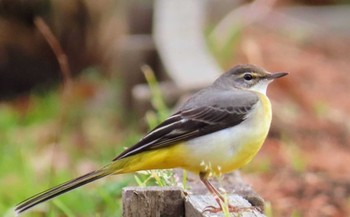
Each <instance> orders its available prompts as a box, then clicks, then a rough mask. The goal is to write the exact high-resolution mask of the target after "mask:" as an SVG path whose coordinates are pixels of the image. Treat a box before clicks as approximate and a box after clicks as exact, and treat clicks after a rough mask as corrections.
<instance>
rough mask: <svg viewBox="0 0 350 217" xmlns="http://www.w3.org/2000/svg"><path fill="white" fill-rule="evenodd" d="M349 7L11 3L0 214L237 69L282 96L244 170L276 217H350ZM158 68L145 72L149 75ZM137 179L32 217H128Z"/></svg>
mask: <svg viewBox="0 0 350 217" xmlns="http://www.w3.org/2000/svg"><path fill="white" fill-rule="evenodd" d="M348 3H349V2H348V1H346V0H309V1H307V0H280V1H277V0H256V1H244V0H222V1H217V0H205V1H199V0H186V1H184V0H179V1H169V0H153V1H152V0H130V1H127V0H104V1H93V0H72V1H58V0H33V1H21V0H0V153H1V156H0V186H2V187H1V188H0V214H5V215H7V214H9V212H10V209H11V208H12V207H13V206H14V205H15V204H17V203H18V202H20V201H21V200H23V199H25V198H27V197H28V196H31V195H33V194H35V193H38V192H40V191H42V190H44V189H46V188H48V187H51V186H53V185H55V184H58V183H60V182H63V181H66V180H68V179H71V178H73V177H76V176H77V175H81V174H83V173H86V172H88V171H90V170H93V169H96V168H99V167H100V166H102V165H104V164H105V163H107V162H109V161H110V160H111V159H113V158H114V157H115V156H116V155H117V154H118V153H120V152H121V151H122V150H124V148H125V147H127V146H130V145H132V144H133V143H135V142H136V141H138V140H139V139H140V137H141V136H142V135H143V133H144V132H145V131H147V130H148V129H149V127H152V126H154V125H155V124H156V123H157V122H159V121H161V120H163V119H164V118H165V117H166V115H168V114H169V112H170V113H171V109H172V108H173V107H174V106H175V105H176V103H177V102H178V101H181V98H182V97H183V96H185V95H187V94H189V93H191V92H193V91H195V90H197V89H199V88H201V87H204V86H206V85H208V84H210V82H211V81H213V79H214V78H216V77H217V76H218V75H219V74H220V73H223V72H224V71H225V70H227V69H229V68H230V67H232V66H234V65H236V64H241V63H251V64H255V65H259V66H262V67H264V68H265V69H267V70H269V71H271V72H275V71H285V72H289V73H290V74H289V76H288V77H286V78H284V79H281V80H279V81H277V82H275V83H273V84H272V85H271V86H270V88H269V90H268V94H269V96H270V99H271V101H272V104H273V110H274V111H273V121H272V127H271V131H270V134H269V137H268V139H267V141H266V142H265V145H264V146H263V148H262V150H261V151H260V153H259V154H258V156H257V157H256V158H255V159H254V160H253V162H252V163H250V164H249V165H248V166H246V167H244V168H242V171H241V175H242V177H243V179H244V181H245V182H247V183H248V184H250V185H252V187H253V188H254V190H255V191H256V192H257V193H258V194H260V195H261V196H262V197H263V198H264V199H265V200H266V205H267V207H268V208H267V215H268V216H295V217H297V216H308V217H309V216H310V217H312V216H349V215H350V167H349V163H350V141H349V133H350V124H349V123H350V116H349V111H350V100H348V97H349V95H348V90H349V88H348V87H349V85H350V74H349V73H350V70H349V69H350V57H349V56H350V22H349V20H350V5H349V4H348ZM146 65H147V67H146ZM127 185H137V180H136V181H135V178H134V176H133V175H122V176H116V177H110V178H106V179H104V180H101V181H99V182H96V183H93V184H90V185H88V186H86V187H84V188H81V189H79V190H76V191H75V192H73V193H69V194H67V195H64V196H62V197H60V198H58V199H56V200H53V201H52V202H51V203H47V204H46V205H43V206H39V207H38V208H37V209H35V210H34V211H33V212H31V213H28V215H27V216H119V215H120V213H121V204H120V200H121V189H122V187H124V186H127Z"/></svg>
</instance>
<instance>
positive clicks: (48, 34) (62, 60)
mask: <svg viewBox="0 0 350 217" xmlns="http://www.w3.org/2000/svg"><path fill="white" fill-rule="evenodd" d="M34 24H35V26H36V28H37V29H38V30H39V32H40V33H41V34H42V35H43V37H44V38H45V40H46V41H47V43H48V44H49V45H50V47H51V49H52V51H53V52H54V54H55V55H56V58H57V61H58V64H59V67H60V69H61V73H62V77H63V85H64V88H65V89H70V87H71V84H72V76H71V71H70V67H69V64H68V58H67V55H66V54H65V53H64V52H63V49H62V47H61V45H60V43H59V42H58V40H57V38H56V37H55V35H54V34H53V33H52V31H51V30H50V28H49V26H48V25H47V24H46V23H45V21H44V20H43V19H42V18H41V17H35V18H34Z"/></svg>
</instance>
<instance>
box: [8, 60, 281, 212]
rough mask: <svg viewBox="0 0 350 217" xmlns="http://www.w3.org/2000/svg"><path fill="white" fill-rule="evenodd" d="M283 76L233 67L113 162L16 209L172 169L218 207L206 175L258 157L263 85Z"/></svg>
mask: <svg viewBox="0 0 350 217" xmlns="http://www.w3.org/2000/svg"><path fill="white" fill-rule="evenodd" d="M285 75H287V73H284V72H279V73H274V74H271V73H269V72H267V71H265V70H264V69H262V68H258V67H256V66H253V65H238V66H236V67H234V68H232V69H231V70H229V71H228V72H226V73H225V74H223V75H221V76H220V77H219V78H218V79H217V80H215V81H214V83H213V84H212V85H211V86H209V87H207V88H204V89H202V90H200V91H199V92H198V93H196V94H194V95H193V96H192V97H191V98H189V99H188V100H187V101H186V102H185V103H184V104H183V105H182V106H181V107H180V108H179V109H178V110H177V112H175V113H174V114H173V115H171V116H170V117H169V118H167V119H166V120H165V121H163V122H162V123H161V124H160V125H158V126H157V127H156V128H154V129H153V130H152V131H150V132H149V133H147V134H146V136H145V137H143V138H142V139H141V140H140V141H139V142H138V143H136V144H135V145H134V146H132V147H130V148H128V149H127V150H125V151H124V152H122V153H121V154H120V155H119V156H117V157H116V158H115V159H114V160H113V161H112V162H111V163H109V164H107V165H106V166H104V167H102V168H101V169H98V170H96V171H93V172H90V173H88V174H85V175H83V176H80V177H78V178H76V179H73V180H71V181H68V182H65V183H63V184H60V185H58V186H56V187H53V188H51V189H49V190H47V191H44V192H42V193H39V194H37V195H35V196H33V197H31V198H29V199H27V200H25V201H23V202H21V203H20V204H18V205H17V206H16V207H15V211H16V213H17V214H20V213H22V212H24V211H26V210H28V209H29V208H31V207H33V206H35V205H37V204H40V203H42V202H44V201H47V200H49V199H52V198H54V197H56V196H58V195H60V194H63V193H65V192H67V191H70V190H73V189H75V188H77V187H80V186H82V185H85V184H87V183H89V182H92V181H95V180H97V179H100V178H102V177H105V176H107V175H111V174H122V173H131V172H135V171H139V170H152V169H168V168H176V167H180V168H183V169H186V170H188V171H191V172H194V173H196V174H198V175H199V177H200V180H201V181H202V182H203V183H204V185H205V186H206V187H207V188H208V190H209V191H210V192H211V193H212V194H213V195H214V196H215V199H216V200H217V202H218V204H219V206H220V208H221V203H220V201H221V202H223V200H224V199H223V196H222V195H221V194H220V192H219V191H218V190H217V189H216V188H215V187H214V186H213V185H212V184H211V183H210V182H209V181H208V177H210V176H211V175H213V176H218V175H221V174H224V173H228V172H230V171H233V170H235V169H238V168H240V167H242V166H244V165H245V164H247V163H248V162H250V161H251V160H252V158H253V157H254V156H255V155H256V153H257V152H258V151H259V149H260V148H261V146H262V144H263V142H264V140H265V138H266V136H267V133H268V131H269V128H270V124H271V116H272V115H271V104H270V100H269V99H268V98H267V96H266V89H267V86H268V84H269V83H270V82H271V81H273V80H274V79H276V78H280V77H283V76H285ZM220 208H217V209H218V210H220ZM229 208H230V211H238V210H239V208H236V207H233V206H230V207H229ZM213 211H214V210H213Z"/></svg>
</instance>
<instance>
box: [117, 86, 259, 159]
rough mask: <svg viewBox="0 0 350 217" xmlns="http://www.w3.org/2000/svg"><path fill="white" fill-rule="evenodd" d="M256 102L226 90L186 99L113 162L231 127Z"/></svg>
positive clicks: (246, 94) (251, 95) (252, 96)
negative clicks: (185, 101)
mask: <svg viewBox="0 0 350 217" xmlns="http://www.w3.org/2000/svg"><path fill="white" fill-rule="evenodd" d="M257 101H258V97H257V95H256V94H254V93H251V92H242V91H238V92H232V91H229V90H227V91H223V90H220V91H217V92H215V91H214V92H213V90H212V91H210V93H205V92H204V93H203V92H199V94H197V95H194V97H192V98H191V99H189V100H188V101H187V103H185V104H184V105H183V106H182V107H181V108H180V109H179V111H178V112H176V113H175V114H173V115H172V116H170V117H169V118H168V119H166V120H165V121H163V122H162V123H161V124H160V125H158V126H157V127H156V128H155V129H153V130H152V131H150V132H149V133H148V134H146V136H145V137H144V138H142V139H141V140H140V141H139V142H138V143H136V144H135V145H134V146H132V147H130V148H128V149H127V150H125V151H124V152H123V153H121V154H120V155H119V156H118V157H116V158H115V159H114V160H118V159H121V158H125V157H128V156H132V155H135V154H138V153H140V152H143V151H147V150H154V149H158V148H163V147H167V146H170V145H173V144H176V143H179V142H182V141H187V140H190V139H193V138H197V137H199V136H203V135H206V134H209V133H213V132H216V131H218V130H221V129H224V128H227V127H232V126H235V125H237V124H239V123H241V122H242V121H244V120H245V118H246V115H247V114H248V112H249V111H251V110H252V109H253V107H254V105H255V104H256V103H257Z"/></svg>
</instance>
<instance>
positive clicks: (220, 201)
mask: <svg viewBox="0 0 350 217" xmlns="http://www.w3.org/2000/svg"><path fill="white" fill-rule="evenodd" d="M199 178H200V180H201V181H202V182H203V184H204V185H205V187H207V189H208V190H209V192H210V193H211V194H212V195H213V196H214V198H215V200H216V202H217V203H218V204H219V207H214V206H208V207H206V208H205V209H204V210H203V212H211V213H217V212H221V211H223V208H222V204H223V203H225V198H224V197H223V196H222V194H221V193H220V192H219V191H218V190H217V189H216V188H215V187H214V186H213V185H212V184H211V183H210V182H209V180H208V178H207V174H206V173H202V172H201V173H199ZM228 210H229V212H238V211H239V210H240V209H238V208H237V207H235V206H232V205H230V204H228Z"/></svg>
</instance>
